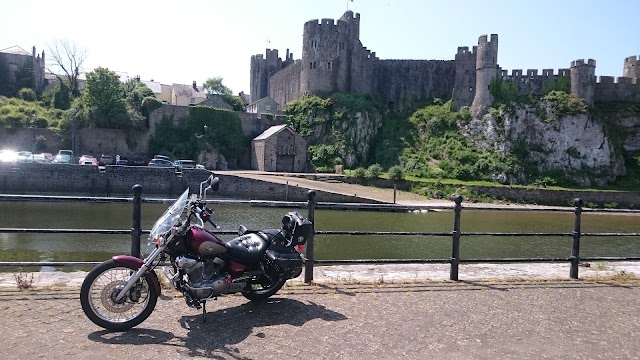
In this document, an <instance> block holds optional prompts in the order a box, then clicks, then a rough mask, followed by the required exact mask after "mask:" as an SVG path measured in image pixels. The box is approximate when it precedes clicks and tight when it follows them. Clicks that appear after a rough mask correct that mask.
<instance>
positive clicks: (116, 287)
mask: <svg viewBox="0 0 640 360" xmlns="http://www.w3.org/2000/svg"><path fill="white" fill-rule="evenodd" d="M219 184H220V181H219V179H218V178H217V177H214V176H213V175H211V176H210V177H209V178H208V179H207V180H205V181H203V182H202V183H200V192H199V194H193V195H191V196H189V189H187V190H185V191H184V192H183V193H182V195H180V197H179V198H178V199H177V200H176V201H175V202H174V203H173V204H172V205H171V206H169V208H168V209H167V210H166V211H165V212H164V213H163V214H162V216H160V218H159V219H158V220H157V221H156V223H155V224H154V225H153V228H152V229H151V233H150V234H149V241H150V242H151V243H154V244H155V249H154V250H153V251H152V252H151V253H150V254H149V255H148V256H147V257H146V258H145V259H144V260H141V259H138V258H136V257H133V256H128V255H117V256H114V257H113V258H112V259H111V260H108V261H105V262H103V263H101V264H99V265H97V266H96V267H95V268H94V269H92V270H91V271H90V272H89V273H88V274H87V276H86V278H85V279H84V281H83V283H82V287H81V290H80V303H81V305H82V310H83V311H84V313H85V315H86V316H87V317H88V318H89V319H90V320H91V321H92V322H93V323H95V324H96V325H98V326H100V327H103V328H105V329H108V330H113V331H123V330H127V329H130V328H132V327H134V326H136V325H139V324H140V323H142V322H143V321H144V320H145V319H147V318H148V317H149V315H151V313H152V312H153V310H154V308H155V306H156V303H157V301H158V297H159V296H160V288H161V287H160V281H159V279H158V275H157V274H156V271H155V269H156V268H157V267H158V266H160V265H161V264H166V261H167V260H168V261H169V264H170V266H164V274H165V275H166V276H167V278H168V279H169V281H170V282H171V284H172V285H173V287H174V288H175V289H176V290H178V291H180V292H181V293H182V294H183V295H184V298H185V300H186V303H187V305H188V306H189V307H195V308H197V309H200V308H202V314H203V319H205V320H206V317H205V316H206V302H207V300H210V299H216V298H217V297H218V296H221V295H224V294H231V293H238V292H240V293H241V294H242V295H243V296H244V297H245V298H247V299H248V300H250V301H261V300H265V299H267V298H269V297H271V296H272V295H274V294H275V293H277V292H278V290H280V288H282V286H283V285H284V284H285V282H286V281H287V280H288V279H292V278H295V277H298V276H299V275H300V274H301V273H302V266H303V262H304V261H303V260H304V258H303V255H302V254H301V253H300V252H298V249H299V248H302V247H303V246H304V244H305V243H306V241H307V237H308V236H309V235H310V234H311V231H312V223H311V222H310V221H309V220H307V219H305V218H304V217H303V216H302V215H300V213H299V212H297V211H293V212H288V213H287V214H286V215H285V216H284V217H283V218H282V226H281V227H280V229H265V230H259V231H258V230H248V229H247V228H246V227H244V226H242V225H241V226H240V229H239V230H238V235H239V236H238V237H236V238H234V239H232V240H230V241H228V242H225V241H223V240H221V239H220V238H219V237H218V236H216V235H215V233H214V232H213V231H212V230H210V229H208V228H205V223H209V224H210V225H211V226H213V228H215V229H220V227H219V226H218V225H216V224H215V223H214V222H213V221H212V216H213V210H211V209H209V208H207V204H206V194H207V191H208V190H213V191H217V190H218V189H219ZM183 213H185V216H184V217H183V216H182V214H183Z"/></svg>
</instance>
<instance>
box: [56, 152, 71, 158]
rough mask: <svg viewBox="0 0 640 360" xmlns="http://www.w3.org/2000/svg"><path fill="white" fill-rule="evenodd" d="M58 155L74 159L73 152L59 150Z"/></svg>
mask: <svg viewBox="0 0 640 360" xmlns="http://www.w3.org/2000/svg"><path fill="white" fill-rule="evenodd" d="M58 155H69V157H73V150H58Z"/></svg>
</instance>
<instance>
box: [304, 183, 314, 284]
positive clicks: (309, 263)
mask: <svg viewBox="0 0 640 360" xmlns="http://www.w3.org/2000/svg"><path fill="white" fill-rule="evenodd" d="M307 199H309V201H308V203H307V205H308V207H309V216H307V219H308V220H309V221H311V234H310V235H309V238H308V239H307V244H306V245H307V246H306V247H305V250H304V253H305V258H306V262H305V265H304V282H305V284H310V283H311V282H312V281H313V262H314V260H315V256H314V254H313V240H314V237H315V234H316V221H315V212H316V192H315V191H313V190H309V191H308V192H307Z"/></svg>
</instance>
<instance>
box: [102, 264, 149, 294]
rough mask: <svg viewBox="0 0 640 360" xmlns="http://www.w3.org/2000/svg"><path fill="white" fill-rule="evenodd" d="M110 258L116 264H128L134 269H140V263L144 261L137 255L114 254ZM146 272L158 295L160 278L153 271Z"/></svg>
mask: <svg viewBox="0 0 640 360" xmlns="http://www.w3.org/2000/svg"><path fill="white" fill-rule="evenodd" d="M111 260H113V262H115V263H116V264H123V265H130V266H133V267H135V268H136V269H140V267H141V266H142V264H144V261H142V260H140V259H138V258H137V257H134V256H129V255H116V256H114V257H112V258H111ZM147 274H149V277H150V278H151V282H152V283H153V287H155V288H156V290H157V291H158V296H160V280H158V275H156V272H155V271H149V272H148V273H147Z"/></svg>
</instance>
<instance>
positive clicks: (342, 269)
mask: <svg viewBox="0 0 640 360" xmlns="http://www.w3.org/2000/svg"><path fill="white" fill-rule="evenodd" d="M585 265H588V266H581V267H580V268H579V278H580V279H584V280H587V279H595V280H598V279H613V280H615V279H640V262H635V261H625V262H594V263H589V264H585ZM449 271H450V266H449V264H426V265H425V264H403V265H396V264H394V265H340V266H318V267H315V268H314V283H318V284H344V285H347V284H391V283H420V282H444V281H450V280H449ZM86 274H87V273H86V272H84V271H74V272H62V271H53V272H19V271H15V272H6V273H0V289H10V288H13V289H16V288H17V287H18V286H17V279H16V277H20V278H21V279H24V280H25V281H31V285H32V288H33V289H45V288H80V286H81V285H82V281H83V280H84V277H85V276H86ZM30 279H32V280H30ZM458 279H459V280H460V281H495V280H501V281H515V280H518V281H521V280H571V279H570V278H569V263H551V264H549V263H526V264H521V263H512V264H462V265H460V268H459V276H458ZM288 284H289V286H300V285H304V274H302V275H300V276H299V277H297V278H295V279H292V280H290V281H289V282H288Z"/></svg>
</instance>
